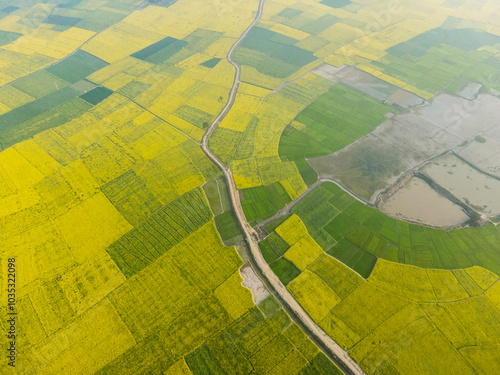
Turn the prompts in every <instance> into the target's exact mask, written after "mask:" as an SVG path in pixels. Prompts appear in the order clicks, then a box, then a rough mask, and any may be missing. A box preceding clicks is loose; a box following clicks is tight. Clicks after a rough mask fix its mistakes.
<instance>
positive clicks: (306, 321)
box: [201, 0, 364, 374]
mask: <svg viewBox="0 0 500 375" xmlns="http://www.w3.org/2000/svg"><path fill="white" fill-rule="evenodd" d="M264 1H265V0H260V3H259V10H258V12H257V16H256V17H255V19H254V21H253V22H252V24H251V25H250V26H249V27H248V28H247V29H246V30H245V31H244V32H243V34H242V35H241V36H240V37H239V38H238V40H237V41H236V43H234V45H233V46H232V47H231V49H230V50H229V52H228V54H227V60H228V61H229V63H231V65H233V66H234V68H235V69H236V71H235V77H234V82H233V86H232V88H231V91H230V93H229V99H228V102H227V103H226V105H225V107H224V108H223V109H222V111H221V112H220V114H219V115H218V116H217V118H216V119H215V120H214V122H213V123H212V125H211V126H210V127H209V128H208V130H207V132H206V133H205V135H204V136H203V139H202V142H201V148H202V149H203V151H204V152H205V154H206V155H207V156H208V157H209V158H210V160H212V161H213V162H214V163H215V164H216V165H217V166H218V167H219V169H220V170H221V171H222V172H223V173H224V177H225V179H226V183H227V185H228V188H229V189H228V191H229V195H230V197H231V203H232V206H233V210H234V213H235V215H236V219H237V220H238V223H239V226H240V228H241V230H242V232H243V234H244V238H245V240H246V242H247V244H248V250H249V256H250V259H251V260H252V262H251V263H252V268H253V269H254V271H255V273H256V274H257V275H259V276H260V278H261V279H263V281H264V282H265V284H266V285H267V286H268V287H269V288H270V289H271V290H272V291H274V292H275V295H276V296H277V297H278V299H279V300H280V302H281V303H282V304H283V305H284V306H283V307H284V308H285V310H286V311H288V313H289V314H290V315H291V316H292V318H294V320H295V321H296V322H297V323H298V324H299V325H300V326H301V327H302V328H304V329H305V331H306V333H308V335H309V337H310V338H311V339H312V340H313V341H314V342H315V343H316V344H318V345H319V346H320V347H321V348H322V349H323V350H324V352H325V354H327V355H328V356H329V357H330V358H331V359H332V360H333V361H334V362H335V363H336V364H337V365H338V366H339V367H340V368H341V369H342V370H343V371H344V372H345V373H348V374H364V372H363V371H362V370H361V368H360V367H359V365H358V364H357V363H356V362H355V361H354V360H353V359H352V358H351V357H349V355H348V354H347V353H346V352H345V351H344V350H343V349H342V348H341V347H340V346H339V345H338V344H337V343H336V342H335V341H333V340H332V339H331V338H330V337H329V336H328V335H327V334H326V333H325V332H324V331H323V330H322V329H321V328H320V327H319V326H318V325H317V324H316V323H315V322H314V321H313V320H312V319H311V317H310V316H309V315H308V314H307V313H306V312H305V310H304V309H303V308H302V306H300V304H299V303H298V302H297V301H296V300H295V298H294V297H293V296H292V295H291V294H290V292H289V291H288V290H287V289H286V287H285V286H284V285H283V284H282V283H281V281H280V280H279V279H278V277H277V276H276V275H275V274H274V272H273V271H272V270H271V268H270V267H269V265H268V264H267V262H266V261H265V260H264V257H263V256H262V254H261V252H260V249H259V246H258V241H257V238H258V237H257V233H256V232H255V230H254V229H253V228H252V227H251V226H250V224H249V223H248V222H247V221H246V218H245V215H244V213H243V209H242V207H241V202H240V198H239V193H238V190H237V189H236V184H235V182H234V179H233V174H232V172H231V170H230V169H229V168H228V167H227V166H226V165H224V163H222V161H221V160H219V158H218V157H217V156H215V154H214V153H213V152H212V151H211V150H210V148H209V147H208V140H209V139H210V136H211V135H212V134H213V132H214V130H215V129H216V128H217V126H218V125H219V123H220V122H221V121H222V120H223V119H224V117H225V116H226V115H227V113H228V112H229V110H230V109H231V107H232V106H233V104H234V100H235V98H236V93H237V91H238V87H239V84H240V74H241V68H240V66H239V65H238V64H236V63H235V62H234V61H233V59H232V54H233V51H234V50H235V49H236V47H238V45H239V44H240V43H241V41H242V40H243V38H244V37H245V36H246V35H247V34H248V33H249V31H250V30H251V29H252V27H253V26H254V25H255V24H256V23H257V22H258V21H259V20H260V18H261V16H262V11H263V8H264Z"/></svg>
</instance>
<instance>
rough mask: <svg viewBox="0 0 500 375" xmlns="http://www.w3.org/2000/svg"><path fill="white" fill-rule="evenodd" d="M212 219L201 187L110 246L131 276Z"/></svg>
mask: <svg viewBox="0 0 500 375" xmlns="http://www.w3.org/2000/svg"><path fill="white" fill-rule="evenodd" d="M211 219H212V213H211V212H210V209H209V208H208V204H207V202H206V199H205V197H204V195H203V193H202V192H201V190H200V189H196V190H193V191H192V192H190V193H187V194H185V195H183V196H182V197H180V198H178V199H176V200H174V201H172V202H171V203H169V204H167V205H166V206H165V207H163V208H162V209H161V210H160V211H158V212H156V213H155V214H153V215H152V216H150V217H149V218H148V219H147V220H146V221H145V222H144V223H142V224H141V225H140V226H138V227H137V228H136V229H134V230H133V231H131V232H129V233H127V234H126V235H125V236H123V237H122V238H120V239H119V240H118V241H116V242H115V243H113V244H112V245H111V246H110V247H109V248H108V250H107V251H108V253H109V254H110V256H111V258H113V260H114V261H115V262H116V263H117V265H118V267H119V268H120V269H121V271H122V272H123V273H124V275H125V276H126V277H127V278H129V277H131V276H132V275H133V274H135V273H137V272H138V271H140V270H141V269H143V268H145V267H146V266H147V265H148V264H149V263H150V262H152V261H153V260H154V259H156V258H158V257H160V256H161V255H162V254H163V253H165V252H166V251H167V250H169V249H170V248H172V247H173V246H175V245H176V244H178V243H179V242H180V241H182V240H183V239H184V238H186V237H188V236H189V235H190V234H191V233H192V232H194V231H196V230H197V229H198V228H200V227H201V226H203V225H204V224H205V223H207V222H208V221H209V220H211Z"/></svg>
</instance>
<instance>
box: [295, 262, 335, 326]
mask: <svg viewBox="0 0 500 375" xmlns="http://www.w3.org/2000/svg"><path fill="white" fill-rule="evenodd" d="M287 288H288V290H290V293H292V295H293V296H294V297H295V299H296V300H297V301H298V302H299V303H300V304H301V305H302V307H304V309H305V310H306V311H307V313H308V314H309V315H310V316H311V318H313V319H314V320H315V321H316V322H319V321H320V320H322V319H323V318H324V317H325V316H326V315H327V314H328V313H329V312H330V310H332V309H333V308H334V307H335V306H336V305H337V304H338V303H339V302H340V297H339V296H337V294H335V292H334V291H333V290H332V289H331V288H330V287H329V286H328V285H327V284H326V283H325V282H324V281H323V280H321V278H319V277H318V276H317V275H316V274H314V273H312V272H310V271H309V270H305V271H304V272H302V273H301V274H300V275H299V276H298V277H297V278H296V279H294V280H293V281H292V282H291V283H290V284H288V286H287Z"/></svg>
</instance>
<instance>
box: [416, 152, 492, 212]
mask: <svg viewBox="0 0 500 375" xmlns="http://www.w3.org/2000/svg"><path fill="white" fill-rule="evenodd" d="M422 172H424V173H425V174H426V175H428V176H429V177H430V178H432V179H433V180H434V181H436V182H437V183H438V184H439V185H441V186H443V187H444V188H446V189H448V190H449V191H450V192H451V193H452V194H453V195H455V196H456V197H457V198H458V199H460V200H461V201H463V202H464V203H466V204H468V205H469V206H471V207H472V208H474V209H476V210H477V211H479V212H480V213H484V214H486V215H488V216H497V215H500V199H498V198H499V196H500V194H499V192H500V181H499V180H497V179H495V178H492V177H489V176H488V175H485V174H483V173H481V172H479V171H478V170H476V169H474V168H472V167H471V166H470V165H468V164H467V163H464V162H463V161H461V160H460V159H459V158H457V157H456V156H454V155H453V154H448V155H446V156H444V157H441V158H439V159H436V160H435V161H434V162H432V163H430V164H428V165H426V166H425V167H424V168H423V169H422Z"/></svg>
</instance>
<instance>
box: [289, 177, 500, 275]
mask: <svg viewBox="0 0 500 375" xmlns="http://www.w3.org/2000/svg"><path fill="white" fill-rule="evenodd" d="M320 202H322V203H321V204H320ZM292 213H294V214H297V215H299V216H300V218H301V219H302V220H303V221H304V223H305V225H306V226H307V228H308V231H309V233H310V234H311V236H312V237H313V238H314V239H315V240H316V241H317V242H318V243H319V244H320V245H321V246H322V247H323V249H324V250H325V251H327V252H328V253H329V254H330V255H332V256H334V257H335V258H337V259H338V260H340V261H341V262H343V263H344V264H346V265H347V266H349V267H350V268H352V269H353V270H355V271H357V272H358V273H359V274H360V275H362V276H364V277H368V275H369V274H370V272H371V270H372V268H373V267H374V265H375V262H376V259H377V258H382V259H387V260H391V261H394V262H400V263H405V264H412V265H416V266H419V267H424V268H444V269H456V268H467V267H471V266H474V265H477V266H482V267H484V268H486V269H489V270H491V271H493V272H495V273H499V272H500V264H499V262H498V260H497V258H498V247H497V246H496V244H498V241H499V239H500V232H499V231H498V229H497V228H496V227H495V226H494V225H487V226H484V227H482V228H480V229H476V228H466V229H454V230H451V231H445V230H439V229H433V228H428V227H422V226H418V225H413V224H408V223H406V222H404V221H402V220H396V219H393V218H390V217H388V216H385V215H384V214H382V213H381V212H380V211H378V210H376V209H374V208H370V207H368V206H366V205H364V204H363V203H361V202H358V201H356V200H355V199H354V198H353V197H351V196H350V195H349V194H347V193H346V192H344V191H343V190H341V189H340V188H339V187H337V186H336V185H334V184H332V183H324V184H322V185H320V186H319V187H318V188H316V189H314V190H313V191H312V192H311V193H310V194H309V195H307V197H306V198H305V199H303V200H302V201H301V202H299V203H298V204H297V205H296V206H294V207H293V209H292Z"/></svg>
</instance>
